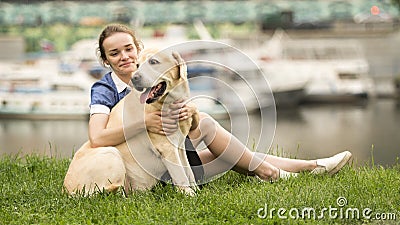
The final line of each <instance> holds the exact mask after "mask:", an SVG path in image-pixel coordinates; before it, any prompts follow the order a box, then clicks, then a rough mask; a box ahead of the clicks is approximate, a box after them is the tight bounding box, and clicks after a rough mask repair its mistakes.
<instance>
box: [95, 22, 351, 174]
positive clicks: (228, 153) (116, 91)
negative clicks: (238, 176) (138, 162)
mask: <svg viewBox="0 0 400 225" xmlns="http://www.w3.org/2000/svg"><path fill="white" fill-rule="evenodd" d="M98 44H99V48H98V54H99V56H100V59H101V61H102V63H103V65H105V66H107V67H109V68H110V69H111V70H112V72H110V73H107V74H106V75H105V76H104V77H103V78H102V79H101V80H100V81H98V82H96V83H95V84H94V85H93V86H92V92H91V105H90V114H91V116H90V120H89V140H90V143H91V146H92V147H101V146H115V145H118V144H120V143H122V142H124V141H125V138H126V139H129V138H131V137H133V136H134V135H135V134H137V133H139V132H143V131H144V130H145V129H147V130H148V131H150V132H157V133H160V134H165V135H168V134H171V133H173V132H175V131H176V130H177V120H183V119H186V118H188V117H191V116H192V115H193V114H194V113H197V112H196V110H197V109H196V107H195V106H193V105H190V104H184V103H183V100H182V101H178V102H175V104H173V105H172V107H171V110H170V112H169V114H165V113H163V122H161V112H155V113H151V114H147V115H145V125H138V124H125V127H124V128H123V127H122V126H121V127H117V128H112V129H109V128H106V125H107V122H108V118H109V113H110V111H111V109H112V108H113V107H114V106H115V105H116V104H117V103H118V101H119V100H121V99H122V98H123V97H124V96H125V95H126V94H127V93H129V91H130V86H129V82H130V79H131V76H132V74H133V73H134V72H135V71H136V70H137V59H138V53H139V52H140V51H141V50H142V44H141V43H140V41H139V40H138V39H137V38H136V36H135V34H134V32H133V31H132V30H131V29H129V28H128V27H126V26H124V25H119V24H114V25H108V26H106V27H105V28H104V30H103V31H102V32H101V34H100V36H99V42H98ZM199 117H200V124H199V126H198V127H197V128H196V129H194V130H192V131H191V132H190V133H189V137H190V139H191V141H192V144H193V145H194V146H195V147H196V146H198V145H199V144H200V142H204V143H205V145H206V146H207V148H208V149H206V150H203V151H200V152H198V155H199V157H200V160H201V163H202V164H203V167H204V176H205V179H209V178H212V177H213V176H215V175H218V174H221V173H223V172H226V171H227V170H229V169H230V168H232V165H234V166H233V169H234V170H235V171H238V172H241V173H245V174H250V175H256V176H257V177H259V178H260V179H261V180H265V181H276V180H278V179H279V178H287V177H290V176H296V175H297V173H298V172H300V171H312V172H313V173H330V174H333V173H336V172H337V171H339V170H340V169H341V168H342V167H343V166H344V165H345V164H346V163H347V162H348V160H349V159H350V157H351V153H350V152H347V151H346V152H342V153H340V154H337V155H335V156H333V157H330V158H324V159H318V160H297V159H287V158H281V157H276V156H272V155H265V154H263V153H254V152H252V151H250V150H249V149H247V147H246V146H244V145H243V144H242V143H241V142H240V141H238V140H237V139H236V138H235V137H234V136H233V135H232V134H231V133H229V132H228V131H226V130H225V129H224V128H223V127H222V126H220V125H219V124H218V123H217V122H216V121H215V120H214V119H213V118H212V117H210V116H209V115H207V114H205V113H199ZM219 156H222V157H219Z"/></svg>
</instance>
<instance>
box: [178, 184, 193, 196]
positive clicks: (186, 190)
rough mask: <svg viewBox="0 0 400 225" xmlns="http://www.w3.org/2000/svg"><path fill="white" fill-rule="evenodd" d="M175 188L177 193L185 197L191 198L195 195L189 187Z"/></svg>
mask: <svg viewBox="0 0 400 225" xmlns="http://www.w3.org/2000/svg"><path fill="white" fill-rule="evenodd" d="M177 188H178V190H179V192H181V193H182V194H185V195H187V196H190V197H193V196H196V195H197V194H196V191H195V190H193V189H192V188H191V187H183V186H180V187H177Z"/></svg>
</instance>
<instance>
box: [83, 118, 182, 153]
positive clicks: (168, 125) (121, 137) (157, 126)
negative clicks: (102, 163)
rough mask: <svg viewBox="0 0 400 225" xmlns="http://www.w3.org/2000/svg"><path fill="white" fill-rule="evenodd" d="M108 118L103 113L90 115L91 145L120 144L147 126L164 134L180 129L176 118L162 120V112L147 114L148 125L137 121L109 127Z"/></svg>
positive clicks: (146, 122) (149, 129)
mask: <svg viewBox="0 0 400 225" xmlns="http://www.w3.org/2000/svg"><path fill="white" fill-rule="evenodd" d="M108 119H109V115H107V114H103V113H96V114H93V115H91V116H90V120H89V140H90V144H91V147H93V148H96V147H105V146H116V145H119V144H121V143H122V142H124V141H125V140H126V139H130V138H132V137H133V136H135V135H137V134H138V133H140V132H143V131H144V130H145V129H146V128H147V130H148V131H150V132H153V133H159V134H162V135H170V134H172V133H174V132H175V131H176V130H177V129H178V126H177V123H176V120H175V119H172V118H170V117H164V118H163V119H162V120H161V112H154V113H148V114H146V116H145V124H146V126H144V125H143V123H142V122H136V123H132V124H125V127H123V126H120V127H112V128H107V123H108ZM124 130H125V132H124ZM125 135H126V137H125Z"/></svg>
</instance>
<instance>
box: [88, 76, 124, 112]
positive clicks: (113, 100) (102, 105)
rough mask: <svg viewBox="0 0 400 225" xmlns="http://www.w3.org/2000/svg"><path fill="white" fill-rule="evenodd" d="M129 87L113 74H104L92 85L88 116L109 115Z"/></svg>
mask: <svg viewBox="0 0 400 225" xmlns="http://www.w3.org/2000/svg"><path fill="white" fill-rule="evenodd" d="M129 92H130V87H129V85H127V84H126V83H125V82H123V81H122V80H121V79H119V77H118V76H116V75H115V74H114V73H112V72H109V73H107V74H105V75H104V76H103V77H102V78H101V80H99V81H97V82H96V83H94V84H93V85H92V88H91V94H90V97H91V100H90V114H91V115H92V114H94V113H104V114H110V111H111V109H112V108H113V107H114V106H115V105H116V104H117V103H118V102H119V101H120V100H121V99H122V98H123V97H125V96H126V95H127V94H128V93H129Z"/></svg>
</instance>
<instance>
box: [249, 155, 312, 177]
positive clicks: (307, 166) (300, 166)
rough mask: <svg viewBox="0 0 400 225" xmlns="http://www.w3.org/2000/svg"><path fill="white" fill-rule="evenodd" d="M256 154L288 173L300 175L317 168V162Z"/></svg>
mask: <svg viewBox="0 0 400 225" xmlns="http://www.w3.org/2000/svg"><path fill="white" fill-rule="evenodd" d="M255 154H256V156H258V157H259V158H262V159H264V161H266V162H269V163H270V164H272V165H273V166H275V167H278V168H279V169H283V170H285V171H288V172H294V173H298V172H301V171H312V170H313V169H315V168H316V167H317V161H316V160H301V159H289V158H283V157H279V156H274V155H267V154H264V153H261V152H255Z"/></svg>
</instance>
